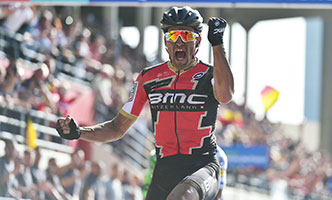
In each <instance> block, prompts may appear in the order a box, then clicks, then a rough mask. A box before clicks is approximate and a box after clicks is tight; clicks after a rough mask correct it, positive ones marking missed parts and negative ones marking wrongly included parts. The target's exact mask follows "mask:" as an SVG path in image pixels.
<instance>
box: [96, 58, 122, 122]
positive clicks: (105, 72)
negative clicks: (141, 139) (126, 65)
mask: <svg viewBox="0 0 332 200" xmlns="http://www.w3.org/2000/svg"><path fill="white" fill-rule="evenodd" d="M113 76H114V68H113V67H112V66H111V65H109V64H104V65H103V66H102V69H101V71H100V72H99V73H96V75H95V78H94V80H93V89H94V91H95V94H96V99H95V109H96V110H95V120H96V122H103V121H105V120H108V119H112V118H113V117H114V115H115V114H116V112H117V109H118V108H117V107H116V104H115V103H114V102H113V99H112V95H114V94H113V90H114V88H113Z"/></svg>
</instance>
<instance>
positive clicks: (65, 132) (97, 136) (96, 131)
mask: <svg viewBox="0 0 332 200" xmlns="http://www.w3.org/2000/svg"><path fill="white" fill-rule="evenodd" d="M134 122H135V120H134V119H131V118H128V117H126V116H124V115H123V114H121V113H119V114H118V115H117V116H115V117H114V118H113V119H112V120H110V121H106V122H104V123H100V124H96V125H94V126H87V127H79V126H78V125H77V123H76V122H75V120H74V119H73V118H72V117H70V116H67V117H66V118H65V119H59V120H58V123H57V131H58V133H59V134H60V136H61V137H63V138H65V139H69V140H72V139H78V138H80V139H83V140H86V141H92V142H112V141H115V140H118V139H120V138H122V137H123V136H124V134H125V133H126V131H127V130H128V129H129V128H130V127H131V125H133V123H134Z"/></svg>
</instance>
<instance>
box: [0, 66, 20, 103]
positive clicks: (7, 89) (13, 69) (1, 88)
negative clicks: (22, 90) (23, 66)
mask: <svg viewBox="0 0 332 200" xmlns="http://www.w3.org/2000/svg"><path fill="white" fill-rule="evenodd" d="M17 71H18V69H17V66H16V60H11V61H10V64H9V66H8V67H7V68H6V73H5V76H4V80H3V81H0V95H2V96H4V98H5V100H6V102H7V103H8V104H15V102H16V101H17V100H16V99H17V97H16V96H17V93H16V91H17V88H18V87H19V84H20V79H19V76H18V72H17Z"/></svg>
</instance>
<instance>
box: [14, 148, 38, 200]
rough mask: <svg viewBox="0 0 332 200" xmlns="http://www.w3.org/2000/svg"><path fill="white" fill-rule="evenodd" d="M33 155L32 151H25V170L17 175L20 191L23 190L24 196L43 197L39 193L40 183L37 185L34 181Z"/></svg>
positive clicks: (23, 164)
mask: <svg viewBox="0 0 332 200" xmlns="http://www.w3.org/2000/svg"><path fill="white" fill-rule="evenodd" d="M31 156H32V155H31V152H30V151H28V150H25V151H24V154H23V163H22V167H23V170H22V172H21V173H19V174H17V175H16V178H17V180H18V183H19V188H20V191H22V194H23V195H22V197H23V198H30V199H41V197H40V195H39V194H38V191H39V188H38V185H36V184H35V183H34V181H33V175H32V170H31V166H32V158H31Z"/></svg>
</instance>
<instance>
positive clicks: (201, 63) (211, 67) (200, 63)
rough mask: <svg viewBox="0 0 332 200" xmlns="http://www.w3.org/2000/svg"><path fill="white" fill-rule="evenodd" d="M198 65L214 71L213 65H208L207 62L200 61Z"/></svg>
mask: <svg viewBox="0 0 332 200" xmlns="http://www.w3.org/2000/svg"><path fill="white" fill-rule="evenodd" d="M198 64H199V65H203V66H206V67H208V68H210V69H213V66H212V65H210V64H208V63H205V62H203V61H201V60H199V61H198Z"/></svg>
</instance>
